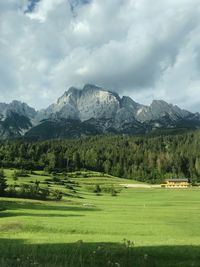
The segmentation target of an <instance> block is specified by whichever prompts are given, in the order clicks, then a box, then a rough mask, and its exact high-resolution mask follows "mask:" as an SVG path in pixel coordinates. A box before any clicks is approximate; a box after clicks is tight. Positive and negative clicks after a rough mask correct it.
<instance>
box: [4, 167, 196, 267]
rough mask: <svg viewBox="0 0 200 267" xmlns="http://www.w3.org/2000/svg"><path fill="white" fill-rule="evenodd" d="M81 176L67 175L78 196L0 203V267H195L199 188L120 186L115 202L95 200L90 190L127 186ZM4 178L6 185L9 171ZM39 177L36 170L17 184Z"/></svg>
mask: <svg viewBox="0 0 200 267" xmlns="http://www.w3.org/2000/svg"><path fill="white" fill-rule="evenodd" d="M86 174H87V175H86ZM86 174H85V173H77V174H76V173H73V174H70V175H69V176H70V177H69V178H68V179H70V181H71V182H73V181H76V182H77V183H78V184H76V186H75V189H76V191H77V193H76V194H75V195H74V197H67V196H66V197H64V198H63V200H62V201H60V202H56V201H45V202H42V201H36V200H25V199H8V198H0V203H1V206H2V207H3V209H4V210H3V211H1V212H0V266H2V267H4V266H6V267H7V266H12V267H13V266H17V267H18V266H20V267H21V266H22V267H23V266H41V267H42V266H48V267H49V266H50V267H51V266H56V267H57V266H72V267H76V266H81V267H82V266H84V267H90V266H91V267H94V266H97V267H98V266H99V267H100V266H118V267H119V266H123V267H129V266H130V267H132V266H144V267H147V266H148V267H153V266H155V267H157V266H158V267H162V266H164V267H167V266H168V267H174V266H175V267H176V266H177V267H178V266H181V267H182V266H183V267H189V266H195V267H196V266H200V230H199V221H200V213H199V210H200V194H199V193H200V191H199V189H198V188H197V189H193V188H191V189H161V188H160V189H159V188H149V189H142V188H138V189H137V188H129V189H125V188H122V190H121V192H120V193H119V194H118V196H116V197H113V196H111V195H110V194H107V193H102V194H101V195H100V196H97V195H96V194H94V193H93V192H92V191H91V190H88V187H89V186H92V185H95V184H97V183H98V184H100V185H101V186H115V187H116V188H119V187H120V186H119V184H121V183H122V184H125V183H128V184H130V183H133V182H134V181H129V180H124V179H119V178H117V177H110V176H106V175H104V176H102V175H101V174H99V173H92V172H88V173H86ZM6 175H7V176H8V180H9V183H10V184H11V183H13V180H12V170H6ZM85 175H86V176H87V177H83V176H85ZM46 178H49V179H50V178H51V177H45V176H41V173H37V174H36V175H30V177H24V178H19V180H18V181H17V183H29V182H30V181H34V180H40V181H43V182H44V181H45V179H46ZM63 178H64V177H63ZM44 186H46V185H45V184H44ZM51 186H52V187H53V188H57V187H59V188H60V189H61V190H63V191H64V192H68V191H70V190H68V189H66V188H65V187H64V186H58V185H55V184H53V183H52V184H51ZM132 242H133V243H132Z"/></svg>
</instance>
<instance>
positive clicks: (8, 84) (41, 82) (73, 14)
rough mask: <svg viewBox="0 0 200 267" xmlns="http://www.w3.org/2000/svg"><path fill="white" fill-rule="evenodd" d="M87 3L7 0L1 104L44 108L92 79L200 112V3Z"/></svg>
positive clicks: (1, 39)
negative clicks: (14, 101) (15, 101)
mask: <svg viewBox="0 0 200 267" xmlns="http://www.w3.org/2000/svg"><path fill="white" fill-rule="evenodd" d="M32 1H33V0H32ZM71 1H72V0H71ZM82 1H83V0H82ZM85 2H87V4H82V5H81V4H80V3H81V1H76V3H79V5H77V6H76V5H75V4H74V6H76V7H75V9H73V10H72V9H71V6H70V3H69V0H68V1H67V0H56V1H55V0H41V1H39V2H38V3H37V4H36V5H35V8H34V10H33V11H32V12H31V13H30V12H29V13H24V10H26V9H27V5H28V3H29V4H30V2H28V0H24V1H23V0H19V1H16V0H2V1H1V2H0V13H1V14H0V57H1V61H0V77H1V83H0V92H1V101H11V100H12V99H14V98H17V99H21V100H23V101H27V102H28V103H29V104H31V105H34V106H36V107H38V108H39V107H44V106H47V105H48V104H49V103H50V102H52V101H54V100H55V99H56V98H57V97H58V96H60V95H61V94H62V93H63V91H64V90H66V89H67V88H68V87H69V86H72V85H75V86H83V84H84V83H88V82H90V83H95V84H99V85H102V86H104V87H108V88H109V89H112V90H116V91H118V92H119V93H120V94H128V95H130V96H132V97H133V98H134V99H135V100H137V101H140V102H143V103H149V102H150V101H151V100H152V99H153V98H164V99H166V100H167V101H170V102H173V103H175V104H179V105H181V106H182V107H185V108H188V109H192V110H199V111H200V79H199V72H200V46H199V43H200V42H199V41H200V40H199V39H200V37H199V36H200V27H199V24H200V3H199V0H190V1H189V0H176V1H174V0H160V1H156V2H155V1H153V0H129V1H127V0H109V1H102V0H91V1H85ZM89 2H90V3H89Z"/></svg>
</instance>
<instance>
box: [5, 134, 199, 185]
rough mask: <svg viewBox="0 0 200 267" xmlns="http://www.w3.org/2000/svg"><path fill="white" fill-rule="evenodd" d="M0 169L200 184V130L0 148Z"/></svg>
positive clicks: (19, 143)
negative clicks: (178, 179)
mask: <svg viewBox="0 0 200 267" xmlns="http://www.w3.org/2000/svg"><path fill="white" fill-rule="evenodd" d="M0 165H1V166H0V167H4V168H6V167H7V168H10V167H15V168H24V169H32V170H34V169H45V170H46V171H49V172H54V171H75V170H81V169H87V170H95V171H100V172H105V173H108V174H111V175H114V176H119V177H125V178H133V179H137V180H140V181H148V182H150V183H157V182H160V181H162V180H163V179H164V178H167V177H172V176H173V177H181V178H182V177H187V178H190V179H191V181H192V182H193V183H195V182H200V131H194V132H187V133H183V134H177V135H161V136H154V137H152V136H151V137H150V136H141V137H128V136H95V137H86V138H81V139H76V140H52V141H40V142H39V141H38V142H27V141H22V140H15V141H14V140H12V141H11V140H10V141H9V140H7V141H2V142H1V143H0Z"/></svg>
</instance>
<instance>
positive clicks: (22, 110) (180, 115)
mask: <svg viewBox="0 0 200 267" xmlns="http://www.w3.org/2000/svg"><path fill="white" fill-rule="evenodd" d="M176 128H192V129H196V128H200V115H199V114H198V113H196V114H193V113H191V112H189V111H186V110H183V109H180V108H179V107H178V106H174V105H172V104H168V103H167V102H165V101H163V100H154V101H153V102H152V103H151V105H150V106H145V105H141V104H139V103H137V102H135V101H134V100H132V99H131V98H130V97H127V96H123V97H122V98H121V97H120V96H119V95H118V94H117V93H114V92H111V91H109V90H106V89H104V88H101V87H98V86H95V85H91V84H86V85H85V86H84V87H83V89H82V90H80V89H77V88H75V87H71V88H69V90H68V91H66V92H65V93H64V94H63V95H62V96H61V97H60V98H59V99H58V100H57V102H56V103H54V104H52V105H50V106H49V107H48V108H46V109H43V110H40V111H37V112H36V111H35V110H34V109H33V108H31V107H29V106H28V105H26V104H25V103H21V102H19V101H13V102H12V103H11V104H5V103H0V138H9V137H18V136H23V135H24V134H25V136H26V137H38V138H41V139H49V138H65V137H80V136H82V135H96V134H104V133H114V134H142V133H149V132H151V131H154V130H157V129H176Z"/></svg>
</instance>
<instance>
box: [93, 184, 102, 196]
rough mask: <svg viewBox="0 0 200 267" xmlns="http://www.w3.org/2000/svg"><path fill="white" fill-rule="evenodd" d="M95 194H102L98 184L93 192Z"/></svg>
mask: <svg viewBox="0 0 200 267" xmlns="http://www.w3.org/2000/svg"><path fill="white" fill-rule="evenodd" d="M93 192H94V193H96V194H99V193H101V187H100V185H99V184H96V185H95V187H94V190H93Z"/></svg>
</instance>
